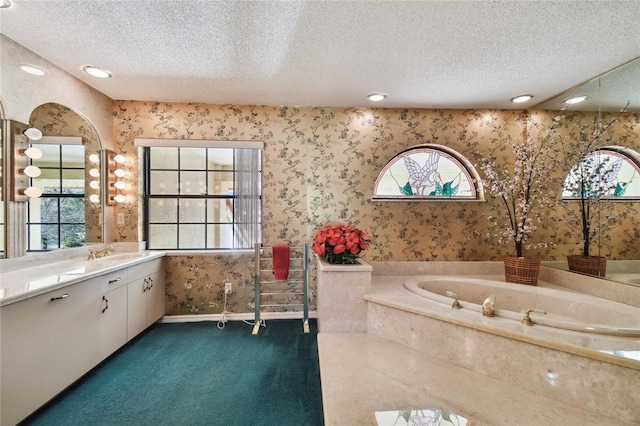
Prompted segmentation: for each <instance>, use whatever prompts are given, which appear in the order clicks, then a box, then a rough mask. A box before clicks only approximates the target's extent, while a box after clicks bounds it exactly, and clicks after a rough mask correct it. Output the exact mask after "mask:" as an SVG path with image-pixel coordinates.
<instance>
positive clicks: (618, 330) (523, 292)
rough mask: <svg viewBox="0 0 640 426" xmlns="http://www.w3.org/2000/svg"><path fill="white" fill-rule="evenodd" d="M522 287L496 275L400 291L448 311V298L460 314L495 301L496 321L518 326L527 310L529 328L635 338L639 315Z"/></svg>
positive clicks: (426, 281) (590, 299)
mask: <svg viewBox="0 0 640 426" xmlns="http://www.w3.org/2000/svg"><path fill="white" fill-rule="evenodd" d="M540 284H541V285H538V286H527V285H519V284H512V283H506V282H504V279H503V277H501V276H494V277H492V276H485V277H473V276H464V275H448V276H416V277H411V278H408V279H407V280H406V281H405V282H404V287H405V288H406V289H407V290H409V291H411V292H412V293H414V294H416V295H417V296H419V297H424V298H427V299H430V300H432V301H435V302H438V303H442V304H444V305H449V306H451V305H452V303H453V300H454V298H453V296H452V295H453V294H455V295H456V296H457V298H458V300H459V304H460V306H461V308H462V309H463V310H470V311H475V312H477V313H478V315H482V314H481V313H482V303H483V301H484V300H485V299H486V298H487V297H488V296H490V295H491V296H495V304H494V313H495V315H496V317H502V318H507V319H510V320H513V321H517V322H521V321H522V319H523V317H524V312H525V311H526V310H532V311H531V313H530V314H529V315H530V318H531V320H532V323H533V326H534V327H538V326H544V327H553V328H556V329H563V330H571V331H577V332H581V333H594V334H602V335H609V336H625V337H640V310H639V309H638V308H636V307H632V306H629V305H624V304H622V303H618V302H613V301H609V300H605V299H602V298H599V297H595V296H591V295H588V294H582V293H578V292H575V291H571V290H569V289H566V288H562V287H558V286H553V285H550V284H547V283H540Z"/></svg>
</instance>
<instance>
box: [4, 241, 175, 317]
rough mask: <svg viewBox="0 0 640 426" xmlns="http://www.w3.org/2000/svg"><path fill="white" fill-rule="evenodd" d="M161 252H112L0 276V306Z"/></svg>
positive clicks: (133, 263) (135, 262)
mask: <svg viewBox="0 0 640 426" xmlns="http://www.w3.org/2000/svg"><path fill="white" fill-rule="evenodd" d="M164 255H165V252H159V251H138V252H120V253H118V252H115V253H113V254H112V255H111V256H107V257H102V258H99V259H95V260H86V259H83V258H73V259H65V260H60V261H57V262H49V263H42V264H37V265H35V266H25V267H22V268H20V269H15V270H11V271H10V272H3V273H0V306H5V305H8V304H11V303H15V302H19V301H21V300H24V299H27V298H29V297H33V296H38V295H40V294H44V293H47V292H49V291H53V290H57V289H59V288H62V287H66V286H69V285H72V284H75V283H78V282H80V281H84V280H87V279H89V278H93V277H97V276H100V275H103V274H105V273H109V272H111V271H115V270H117V269H121V268H126V267H129V266H133V265H136V264H138V263H143V262H146V261H148V260H151V259H156V258H160V257H164Z"/></svg>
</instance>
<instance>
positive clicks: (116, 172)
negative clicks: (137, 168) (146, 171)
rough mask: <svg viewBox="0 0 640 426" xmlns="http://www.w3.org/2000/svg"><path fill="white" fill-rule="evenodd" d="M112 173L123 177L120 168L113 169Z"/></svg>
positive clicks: (122, 171)
mask: <svg viewBox="0 0 640 426" xmlns="http://www.w3.org/2000/svg"><path fill="white" fill-rule="evenodd" d="M113 174H114V175H116V176H118V177H119V178H121V177H124V170H122V169H115V170H114V171H113Z"/></svg>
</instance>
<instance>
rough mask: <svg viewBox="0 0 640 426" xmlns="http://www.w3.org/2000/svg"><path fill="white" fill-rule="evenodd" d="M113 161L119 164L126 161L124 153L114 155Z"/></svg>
mask: <svg viewBox="0 0 640 426" xmlns="http://www.w3.org/2000/svg"><path fill="white" fill-rule="evenodd" d="M113 161H115V162H116V163H118V164H122V163H124V155H122V154H118V155H116V156H114V157H113Z"/></svg>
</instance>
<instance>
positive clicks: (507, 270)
mask: <svg viewBox="0 0 640 426" xmlns="http://www.w3.org/2000/svg"><path fill="white" fill-rule="evenodd" d="M539 272H540V259H534V258H530V257H516V256H505V258H504V278H505V280H506V281H507V282H509V283H516V284H526V285H538V273H539Z"/></svg>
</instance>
